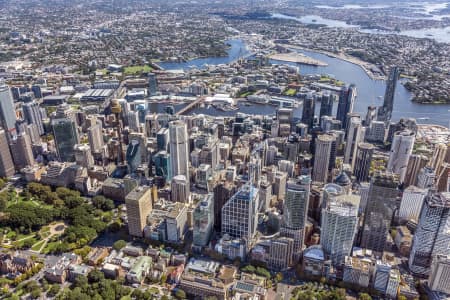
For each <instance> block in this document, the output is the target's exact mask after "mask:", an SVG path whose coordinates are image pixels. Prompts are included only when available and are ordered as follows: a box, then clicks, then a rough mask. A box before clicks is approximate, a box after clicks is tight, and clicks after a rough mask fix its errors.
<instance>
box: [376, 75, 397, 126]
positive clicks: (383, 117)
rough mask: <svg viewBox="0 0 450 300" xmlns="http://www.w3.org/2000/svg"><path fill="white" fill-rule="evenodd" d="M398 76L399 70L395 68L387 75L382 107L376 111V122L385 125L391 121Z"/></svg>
mask: <svg viewBox="0 0 450 300" xmlns="http://www.w3.org/2000/svg"><path fill="white" fill-rule="evenodd" d="M399 76H400V69H399V68H398V67H396V66H395V67H393V68H392V69H391V72H390V73H389V78H388V81H387V85H386V92H385V94H384V103H383V106H382V107H380V108H379V109H378V121H384V122H385V123H387V124H389V122H390V121H391V117H392V110H393V109H394V97H395V87H396V86H397V80H398V77H399Z"/></svg>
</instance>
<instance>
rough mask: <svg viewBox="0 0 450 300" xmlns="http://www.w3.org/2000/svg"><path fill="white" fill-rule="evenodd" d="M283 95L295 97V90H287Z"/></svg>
mask: <svg viewBox="0 0 450 300" xmlns="http://www.w3.org/2000/svg"><path fill="white" fill-rule="evenodd" d="M284 94H285V95H286V96H295V94H297V90H296V89H288V90H287V91H285V92H284Z"/></svg>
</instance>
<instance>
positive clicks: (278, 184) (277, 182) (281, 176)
mask: <svg viewBox="0 0 450 300" xmlns="http://www.w3.org/2000/svg"><path fill="white" fill-rule="evenodd" d="M287 178H288V176H287V173H285V172H276V173H275V176H274V183H273V194H274V195H275V196H277V199H278V200H282V199H284V198H285V194H286V181H287Z"/></svg>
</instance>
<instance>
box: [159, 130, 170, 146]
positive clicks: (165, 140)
mask: <svg viewBox="0 0 450 300" xmlns="http://www.w3.org/2000/svg"><path fill="white" fill-rule="evenodd" d="M156 145H157V146H158V150H159V151H169V130H168V129H167V128H161V129H160V130H159V131H158V132H157V133H156Z"/></svg>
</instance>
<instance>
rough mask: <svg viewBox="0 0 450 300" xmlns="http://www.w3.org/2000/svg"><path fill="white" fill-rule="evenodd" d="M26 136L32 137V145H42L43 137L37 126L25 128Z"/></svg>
mask: <svg viewBox="0 0 450 300" xmlns="http://www.w3.org/2000/svg"><path fill="white" fill-rule="evenodd" d="M25 132H26V134H27V135H28V136H29V137H30V140H31V144H32V145H41V144H42V141H41V137H40V135H39V131H38V129H37V127H36V125H35V124H29V125H27V126H26V128H25Z"/></svg>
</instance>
